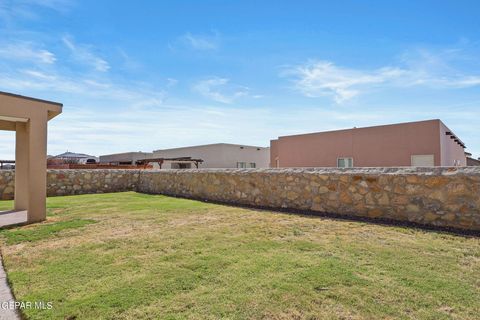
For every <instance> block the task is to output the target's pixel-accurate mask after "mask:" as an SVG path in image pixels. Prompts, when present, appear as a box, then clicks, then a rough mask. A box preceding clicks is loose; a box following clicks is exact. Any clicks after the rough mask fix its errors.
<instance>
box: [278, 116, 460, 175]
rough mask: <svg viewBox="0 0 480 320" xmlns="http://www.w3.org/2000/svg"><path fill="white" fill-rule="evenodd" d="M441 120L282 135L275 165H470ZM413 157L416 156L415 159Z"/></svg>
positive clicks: (279, 139)
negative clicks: (350, 162)
mask: <svg viewBox="0 0 480 320" xmlns="http://www.w3.org/2000/svg"><path fill="white" fill-rule="evenodd" d="M446 132H451V131H450V130H449V129H448V128H447V127H446V126H445V125H444V124H443V123H442V122H441V121H440V120H427V121H418V122H409V123H400V124H392V125H383V126H375V127H367V128H354V129H347V130H337V131H328V132H318V133H311V134H301V135H293V136H284V137H279V138H278V139H276V140H272V141H271V144H270V147H271V148H270V151H271V155H270V158H271V163H270V166H271V167H277V166H278V167H337V159H338V158H353V166H354V167H401V166H411V165H412V161H418V163H428V161H426V160H428V159H429V158H433V165H435V166H453V165H460V166H465V165H466V157H465V154H464V149H463V147H462V146H461V145H460V144H459V143H457V142H455V141H454V140H453V139H450V136H448V135H446ZM412 157H413V159H412Z"/></svg>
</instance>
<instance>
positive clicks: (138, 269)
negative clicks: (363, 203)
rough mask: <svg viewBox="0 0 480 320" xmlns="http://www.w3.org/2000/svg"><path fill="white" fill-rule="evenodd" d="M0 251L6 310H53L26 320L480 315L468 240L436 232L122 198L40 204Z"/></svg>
mask: <svg viewBox="0 0 480 320" xmlns="http://www.w3.org/2000/svg"><path fill="white" fill-rule="evenodd" d="M5 205H8V204H5ZM0 206H1V205H0ZM92 222H95V223H92ZM0 238H2V239H3V243H2V253H3V256H4V261H5V265H6V269H7V273H8V278H9V281H10V282H11V283H12V286H13V290H14V293H15V296H16V297H17V298H18V299H19V300H22V301H45V302H48V301H51V302H53V309H51V310H32V309H30V310H25V315H26V316H27V318H30V319H220V318H226V319H259V318H264V319H380V318H382V319H478V314H479V310H480V239H479V238H474V237H462V236H456V235H451V234H446V233H441V232H432V231H424V230H418V229H411V228H403V227H392V226H382V225H373V224H368V223H363V222H351V221H337V220H332V219H324V218H318V217H306V216H300V215H288V214H284V213H278V212H268V211H260V210H251V209H242V208H235V207H228V206H220V205H214V204H207V203H202V202H198V201H190V200H184V199H175V198H169V197H164V196H155V195H143V194H137V193H131V192H129V193H118V194H102V195H84V196H72V197H56V198H49V199H48V220H47V221H46V222H45V223H42V224H37V225H30V226H23V227H17V228H13V229H9V230H6V231H3V232H0Z"/></svg>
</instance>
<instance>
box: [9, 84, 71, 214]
mask: <svg viewBox="0 0 480 320" xmlns="http://www.w3.org/2000/svg"><path fill="white" fill-rule="evenodd" d="M61 112H62V104H61V103H57V102H51V101H46V100H40V99H35V98H30V97H25V96H20V95H16V94H11V93H7V92H1V91H0V130H8V131H15V195H14V197H15V201H14V202H15V204H14V208H15V210H16V211H26V212H27V222H28V223H32V222H37V221H42V220H45V218H46V196H47V124H48V121H49V120H50V119H52V118H53V117H55V116H57V115H59V114H60V113H61Z"/></svg>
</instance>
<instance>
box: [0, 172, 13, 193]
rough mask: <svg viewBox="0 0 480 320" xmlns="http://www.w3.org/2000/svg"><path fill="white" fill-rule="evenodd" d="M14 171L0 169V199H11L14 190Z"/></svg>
mask: <svg viewBox="0 0 480 320" xmlns="http://www.w3.org/2000/svg"><path fill="white" fill-rule="evenodd" d="M14 188H15V171H14V170H0V199H2V200H10V199H13V194H14V192H15V189H14Z"/></svg>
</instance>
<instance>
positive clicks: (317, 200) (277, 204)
mask: <svg viewBox="0 0 480 320" xmlns="http://www.w3.org/2000/svg"><path fill="white" fill-rule="evenodd" d="M137 190H138V191H140V192H144V193H160V194H167V195H176V196H184V197H189V198H196V199H204V200H211V201H219V202H226V203H236V204H242V205H254V206H262V207H271V208H287V209H296V210H307V211H317V212H323V213H331V214H336V215H347V216H356V217H368V218H382V219H389V220H396V221H407V222H414V223H418V224H425V225H434V226H441V227H453V228H459V229H470V230H480V197H479V195H480V167H477V168H473V167H465V168H365V169H336V168H326V169H255V170H241V169H215V170H161V171H143V172H141V173H140V183H139V187H138V189H137Z"/></svg>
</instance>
